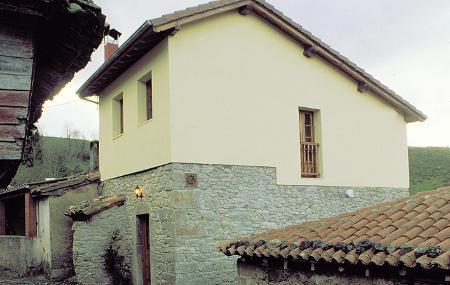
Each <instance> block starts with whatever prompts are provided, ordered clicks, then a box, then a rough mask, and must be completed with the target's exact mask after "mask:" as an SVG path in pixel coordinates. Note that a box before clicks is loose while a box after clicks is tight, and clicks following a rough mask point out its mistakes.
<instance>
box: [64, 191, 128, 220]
mask: <svg viewBox="0 0 450 285" xmlns="http://www.w3.org/2000/svg"><path fill="white" fill-rule="evenodd" d="M124 203H125V197H123V196H118V195H114V196H110V197H101V196H100V197H99V198H97V199H95V200H92V201H83V202H82V203H81V205H78V206H71V207H70V208H69V210H68V211H67V212H66V213H64V215H66V216H68V217H70V218H72V219H73V220H75V221H86V220H88V219H89V218H90V217H91V216H93V215H95V214H98V213H100V212H102V211H105V210H107V209H110V208H112V207H114V206H122V205H123V204H124Z"/></svg>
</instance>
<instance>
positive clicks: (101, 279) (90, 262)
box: [73, 207, 131, 285]
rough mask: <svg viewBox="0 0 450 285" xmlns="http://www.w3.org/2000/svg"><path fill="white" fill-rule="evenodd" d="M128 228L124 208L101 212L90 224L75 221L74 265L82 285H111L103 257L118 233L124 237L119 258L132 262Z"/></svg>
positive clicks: (88, 222) (121, 241)
mask: <svg viewBox="0 0 450 285" xmlns="http://www.w3.org/2000/svg"><path fill="white" fill-rule="evenodd" d="M127 225H128V220H127V216H126V214H125V209H124V207H114V208H111V209H109V210H108V211H104V212H101V213H100V214H98V215H97V216H96V217H95V218H94V219H91V220H89V221H87V222H84V221H74V222H73V264H74V267H75V273H76V276H77V281H78V283H79V284H80V285H91V284H102V285H103V284H105V285H108V284H112V283H111V278H110V276H109V274H108V273H107V271H106V270H105V266H104V264H105V262H104V255H105V253H106V250H107V248H108V246H109V244H110V242H111V239H112V236H113V234H114V232H115V231H119V236H120V237H121V238H122V240H120V241H119V242H120V243H121V251H120V255H122V256H125V257H126V261H127V262H128V264H129V263H130V257H131V255H130V254H131V249H130V247H129V244H128V243H127V240H126V239H124V237H125V235H126V234H128V232H127V229H126V228H127Z"/></svg>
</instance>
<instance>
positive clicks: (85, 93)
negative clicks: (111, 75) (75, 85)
mask: <svg viewBox="0 0 450 285" xmlns="http://www.w3.org/2000/svg"><path fill="white" fill-rule="evenodd" d="M151 28H152V23H151V21H145V22H144V23H143V24H142V25H141V26H140V27H139V28H138V29H137V30H136V31H135V32H134V33H133V35H131V37H129V38H128V39H127V40H126V41H125V42H124V43H123V45H121V46H120V47H119V49H118V50H117V51H116V52H114V53H113V54H112V55H111V57H109V58H108V60H106V61H105V62H104V63H103V64H102V65H101V66H100V67H99V68H98V69H97V70H96V71H95V72H94V73H93V74H92V75H91V76H90V77H89V79H88V80H87V81H86V82H85V83H84V84H83V85H82V86H81V87H80V88H79V89H78V90H77V94H78V96H80V97H82V98H86V97H89V96H93V95H95V93H94V92H92V90H91V88H92V84H93V83H94V82H95V81H96V80H97V79H98V78H99V77H100V76H101V75H102V74H104V73H105V72H107V71H108V69H109V68H110V67H111V66H112V65H113V63H114V62H115V61H116V60H118V59H119V58H120V57H121V56H122V55H123V54H124V53H125V52H126V51H127V50H128V49H130V48H131V47H133V45H134V44H135V43H136V42H137V41H138V40H139V39H140V38H141V36H142V35H143V34H145V33H146V32H147V31H148V30H149V29H151Z"/></svg>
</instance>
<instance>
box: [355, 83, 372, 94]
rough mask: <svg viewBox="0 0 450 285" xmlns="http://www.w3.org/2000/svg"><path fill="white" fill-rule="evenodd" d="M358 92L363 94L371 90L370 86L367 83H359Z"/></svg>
mask: <svg viewBox="0 0 450 285" xmlns="http://www.w3.org/2000/svg"><path fill="white" fill-rule="evenodd" d="M357 89H358V92H360V93H363V92H367V91H369V90H370V86H369V85H368V84H367V83H366V82H358V88H357Z"/></svg>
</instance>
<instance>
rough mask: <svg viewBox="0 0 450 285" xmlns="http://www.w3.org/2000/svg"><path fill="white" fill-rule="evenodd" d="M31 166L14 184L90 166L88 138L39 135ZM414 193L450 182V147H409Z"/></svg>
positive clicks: (449, 183) (61, 175) (65, 173)
mask: <svg viewBox="0 0 450 285" xmlns="http://www.w3.org/2000/svg"><path fill="white" fill-rule="evenodd" d="M36 145H37V146H36V147H35V149H37V151H35V154H34V157H35V158H34V164H33V166H32V167H29V166H26V165H21V166H20V168H19V171H18V172H17V175H16V177H15V178H14V180H13V185H17V184H22V183H26V182H32V181H41V180H44V179H45V178H49V177H55V178H57V177H64V176H68V175H72V174H76V173H80V172H83V171H86V170H88V169H89V141H87V140H81V139H68V138H55V137H40V139H39V141H38V142H37V143H36ZM409 168H410V185H411V187H410V192H411V194H414V193H417V192H420V191H426V190H432V189H436V188H438V187H442V186H447V185H450V148H445V147H410V148H409Z"/></svg>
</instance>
